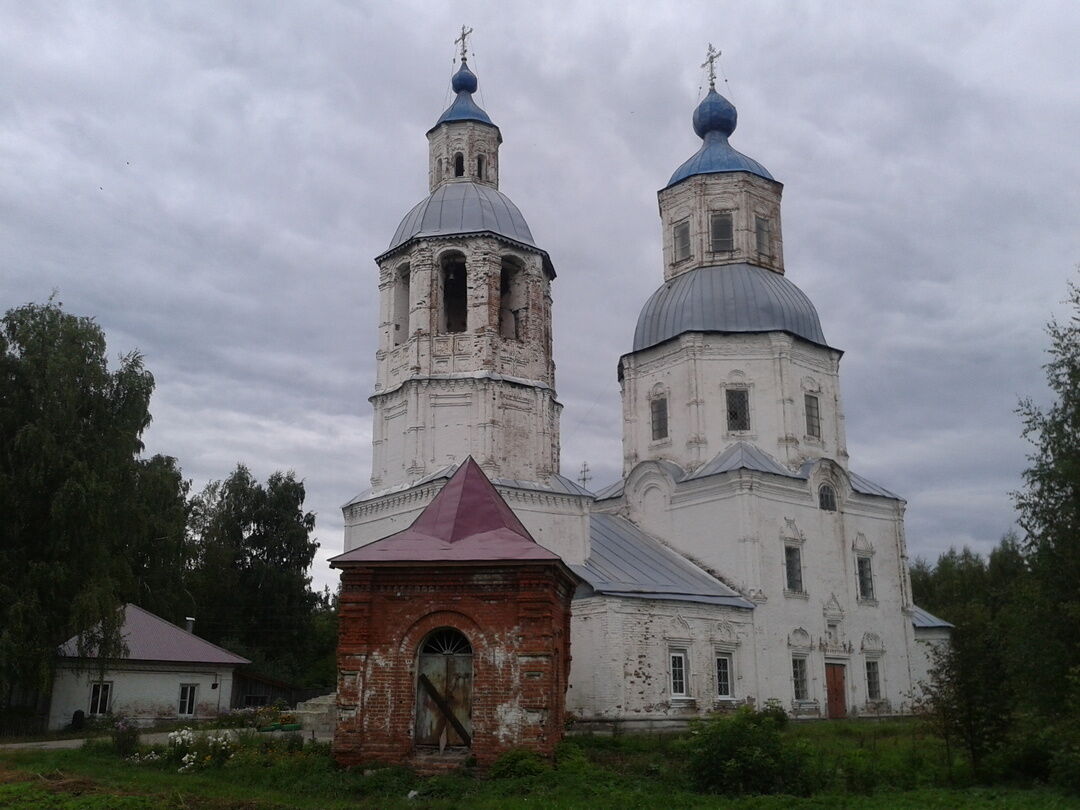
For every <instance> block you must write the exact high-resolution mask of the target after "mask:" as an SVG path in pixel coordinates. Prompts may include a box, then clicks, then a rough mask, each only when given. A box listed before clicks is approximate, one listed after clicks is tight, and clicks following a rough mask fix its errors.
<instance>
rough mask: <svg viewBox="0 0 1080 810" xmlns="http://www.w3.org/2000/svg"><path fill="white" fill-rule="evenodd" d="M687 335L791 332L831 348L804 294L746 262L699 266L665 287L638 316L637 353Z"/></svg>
mask: <svg viewBox="0 0 1080 810" xmlns="http://www.w3.org/2000/svg"><path fill="white" fill-rule="evenodd" d="M684 332H787V333H789V334H792V335H795V336H796V337H800V338H802V339H803V340H808V341H810V342H811V343H816V344H818V345H820V346H828V344H827V343H826V342H825V335H824V334H823V333H822V331H821V322H820V321H819V320H818V314H817V310H816V309H814V305H813V304H812V303H810V299H809V298H807V297H806V294H805V293H804V292H803V291H802V290H800V289H799V288H798V287H796V286H795V285H794V284H792V283H791V282H790V281H788V280H787V279H786V278H784V276H782V275H780V274H779V273H774V272H772V271H771V270H766V269H765V268H763V267H756V266H755V265H752V264H745V263H742V264H725V265H720V266H718V267H699V268H697V269H696V270H690V271H688V272H686V273H683V274H682V275H679V276H676V277H675V278H673V279H672V280H671V281H668V282H667V283H666V284H664V286H663V287H661V288H660V289H659V290H657V291H656V292H654V293H653V294H652V296H651V297H650V298H649V300H648V301H646V302H645V306H644V307H643V308H642V310H641V315H639V316H638V322H637V329H635V330H634V351H635V352H637V351H641V350H642V349H647V348H649V347H650V346H656V345H658V344H660V343H663V342H664V341H665V340H670V339H671V338H673V337H677V336H679V335H681V334H683V333H684Z"/></svg>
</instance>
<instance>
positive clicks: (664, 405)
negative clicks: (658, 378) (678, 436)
mask: <svg viewBox="0 0 1080 810" xmlns="http://www.w3.org/2000/svg"><path fill="white" fill-rule="evenodd" d="M661 423H662V424H661ZM649 428H650V433H649V435H650V436H651V437H652V439H651V440H652V441H654V442H662V441H666V440H668V439H670V438H671V420H670V414H669V413H668V398H667V394H657V395H655V396H652V397H650V398H649ZM660 428H662V429H663V433H660V432H658V431H659V429H660Z"/></svg>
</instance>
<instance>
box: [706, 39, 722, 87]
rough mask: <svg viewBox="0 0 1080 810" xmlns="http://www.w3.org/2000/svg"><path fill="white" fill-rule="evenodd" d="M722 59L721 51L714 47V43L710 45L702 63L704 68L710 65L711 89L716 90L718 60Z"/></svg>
mask: <svg viewBox="0 0 1080 810" xmlns="http://www.w3.org/2000/svg"><path fill="white" fill-rule="evenodd" d="M719 58H720V51H718V50H716V48H714V47H713V45H712V43H711V42H710V43H709V50H708V51H706V52H705V61H704V62H702V63H701V66H702V67H705V66H706V65H708V67H709V89H710V90H715V89H716V60H717V59H719Z"/></svg>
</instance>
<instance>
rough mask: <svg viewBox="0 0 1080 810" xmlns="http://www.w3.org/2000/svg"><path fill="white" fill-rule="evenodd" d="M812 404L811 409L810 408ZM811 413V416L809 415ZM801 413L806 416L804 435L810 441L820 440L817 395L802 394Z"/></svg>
mask: <svg viewBox="0 0 1080 810" xmlns="http://www.w3.org/2000/svg"><path fill="white" fill-rule="evenodd" d="M811 403H813V408H811V407H810V405H811ZM811 411H813V415H811ZM803 412H804V413H805V415H806V435H807V436H808V437H809V438H811V439H818V440H819V441H820V439H821V400H820V399H818V395H817V394H803Z"/></svg>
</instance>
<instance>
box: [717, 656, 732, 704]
mask: <svg viewBox="0 0 1080 810" xmlns="http://www.w3.org/2000/svg"><path fill="white" fill-rule="evenodd" d="M716 696H717V697H721V698H729V697H731V656H730V655H727V654H726V653H718V654H717V656H716Z"/></svg>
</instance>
